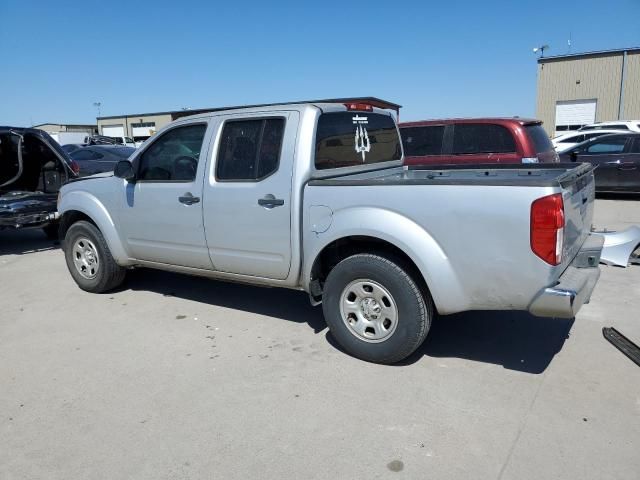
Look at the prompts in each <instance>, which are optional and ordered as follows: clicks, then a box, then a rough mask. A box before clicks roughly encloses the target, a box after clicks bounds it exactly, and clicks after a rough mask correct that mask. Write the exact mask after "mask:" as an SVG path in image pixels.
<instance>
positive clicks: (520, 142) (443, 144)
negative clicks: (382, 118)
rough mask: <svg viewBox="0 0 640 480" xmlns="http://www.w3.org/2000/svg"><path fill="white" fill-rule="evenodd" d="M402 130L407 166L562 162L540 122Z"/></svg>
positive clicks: (412, 125)
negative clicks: (559, 160)
mask: <svg viewBox="0 0 640 480" xmlns="http://www.w3.org/2000/svg"><path fill="white" fill-rule="evenodd" d="M399 127H400V134H401V135H402V145H403V147H404V156H405V164H406V165H433V164H452V163H550V162H557V161H558V154H557V153H556V151H555V149H554V148H553V144H552V143H551V140H550V139H549V137H548V136H547V133H546V132H545V131H544V129H543V128H542V122H541V121H539V120H527V119H523V118H465V119H447V120H424V121H419V122H407V123H401V124H400V125H399Z"/></svg>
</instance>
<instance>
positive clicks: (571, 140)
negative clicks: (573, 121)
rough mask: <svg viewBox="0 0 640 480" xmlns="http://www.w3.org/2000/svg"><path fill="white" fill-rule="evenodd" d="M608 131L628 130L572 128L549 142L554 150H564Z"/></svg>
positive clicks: (626, 131)
mask: <svg viewBox="0 0 640 480" xmlns="http://www.w3.org/2000/svg"><path fill="white" fill-rule="evenodd" d="M608 133H629V130H613V129H602V130H593V131H589V130H587V131H583V130H574V131H572V132H568V133H563V134H562V135H558V136H557V137H554V138H552V139H551V143H553V148H555V149H556V151H558V152H559V151H562V150H566V149H568V148H571V147H574V146H576V145H577V144H579V143H582V142H584V141H586V140H590V139H592V138H595V137H599V136H601V135H607V134H608Z"/></svg>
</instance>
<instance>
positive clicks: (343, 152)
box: [315, 112, 402, 170]
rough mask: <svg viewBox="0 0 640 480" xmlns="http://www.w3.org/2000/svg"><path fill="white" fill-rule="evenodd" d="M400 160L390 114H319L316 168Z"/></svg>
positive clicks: (323, 168) (397, 138) (397, 136)
mask: <svg viewBox="0 0 640 480" xmlns="http://www.w3.org/2000/svg"><path fill="white" fill-rule="evenodd" d="M401 158H402V147H401V145H400V137H399V135H398V130H397V128H396V124H395V122H394V121H393V118H392V117H391V116H390V115H384V114H380V113H370V112H330V113H323V114H322V115H320V118H319V119H318V127H317V130H316V157H315V166H316V169H318V170H325V169H328V168H341V167H354V166H358V165H370V164H375V163H381V162H388V161H391V160H400V159H401Z"/></svg>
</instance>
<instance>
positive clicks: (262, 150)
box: [216, 118, 285, 181]
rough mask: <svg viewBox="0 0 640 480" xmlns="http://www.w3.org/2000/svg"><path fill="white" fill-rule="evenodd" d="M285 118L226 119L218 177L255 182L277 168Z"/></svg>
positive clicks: (221, 141) (219, 152)
mask: <svg viewBox="0 0 640 480" xmlns="http://www.w3.org/2000/svg"><path fill="white" fill-rule="evenodd" d="M284 125H285V121H284V118H267V119H256V120H233V121H228V122H226V123H225V125H224V129H223V130H222V136H221V140H220V148H219V150H218V161H217V164H216V176H217V178H218V180H235V181H257V180H261V179H263V178H266V177H268V176H269V175H271V174H272V173H274V172H275V171H276V170H277V169H278V164H279V162H280V150H281V149H282V138H283V135H284Z"/></svg>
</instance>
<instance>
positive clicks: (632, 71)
mask: <svg viewBox="0 0 640 480" xmlns="http://www.w3.org/2000/svg"><path fill="white" fill-rule="evenodd" d="M623 107H624V110H623V112H622V116H623V118H624V119H625V120H638V119H640V52H634V53H629V54H628V55H627V66H626V68H625V74H624V101H623Z"/></svg>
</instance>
